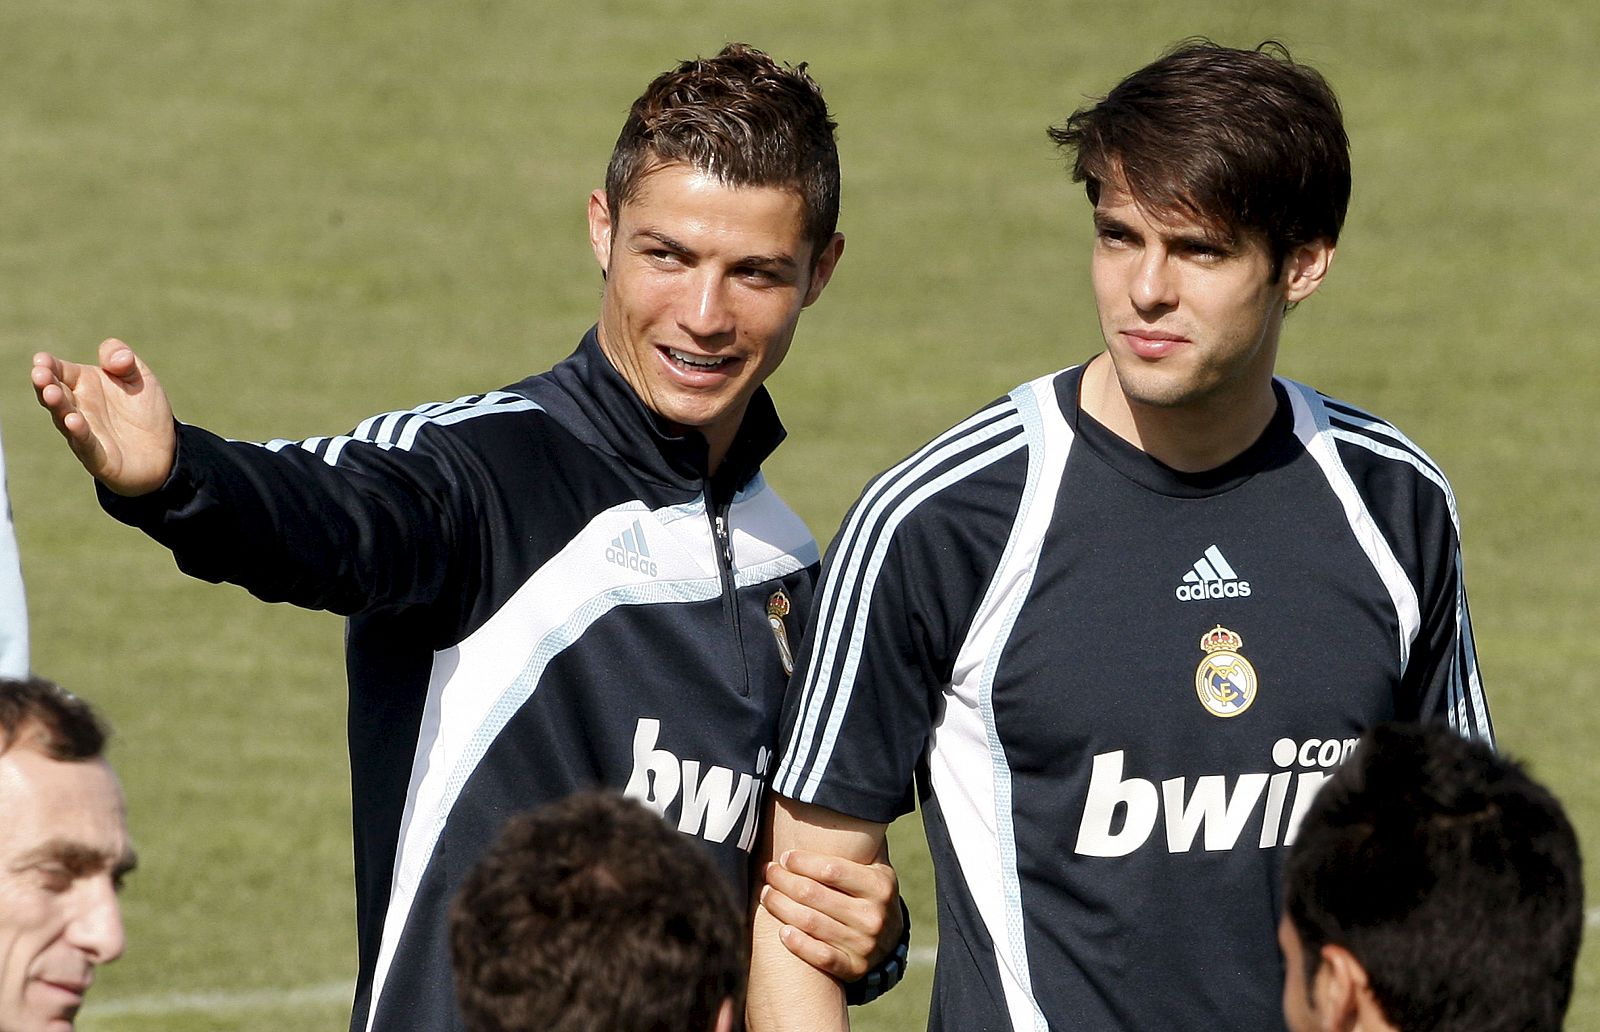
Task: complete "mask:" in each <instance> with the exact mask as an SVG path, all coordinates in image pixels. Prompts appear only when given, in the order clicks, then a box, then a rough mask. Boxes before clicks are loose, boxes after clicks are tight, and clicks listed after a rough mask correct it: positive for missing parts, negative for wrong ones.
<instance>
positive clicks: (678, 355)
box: [667, 348, 732, 369]
mask: <svg viewBox="0 0 1600 1032" xmlns="http://www.w3.org/2000/svg"><path fill="white" fill-rule="evenodd" d="M667 357H668V358H670V359H672V360H673V361H674V362H676V363H678V364H679V365H683V366H688V367H689V368H690V369H717V368H719V367H721V366H723V365H726V364H727V363H728V362H730V361H732V359H730V358H728V357H727V356H726V355H724V356H720V357H719V356H716V355H695V354H691V353H690V352H687V351H679V350H678V349H677V348H668V349H667Z"/></svg>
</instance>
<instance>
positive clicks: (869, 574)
mask: <svg viewBox="0 0 1600 1032" xmlns="http://www.w3.org/2000/svg"><path fill="white" fill-rule="evenodd" d="M1026 445H1027V440H1026V439H1025V438H1024V437H1023V436H1021V435H1020V434H1019V435H1018V436H1016V437H1013V438H1011V439H1010V440H1007V441H1003V442H1001V443H999V444H997V445H994V446H992V447H990V448H988V449H987V450H985V451H983V452H980V453H979V454H977V455H976V456H974V457H972V458H970V459H968V460H967V461H965V462H963V463H961V464H960V465H958V466H955V467H954V468H952V469H950V470H948V471H946V472H945V473H943V474H942V475H940V476H938V477H936V478H934V479H933V480H931V481H928V482H927V483H925V484H923V485H922V486H921V487H919V488H917V489H916V490H915V491H913V492H911V493H910V494H909V495H907V496H905V498H904V499H903V500H902V501H901V502H900V504H899V505H898V506H896V507H895V509H894V510H893V511H892V512H891V513H890V514H889V516H888V518H887V519H886V520H884V528H885V529H884V532H883V533H882V534H880V535H879V537H878V543H877V546H876V547H875V548H873V550H872V554H871V557H870V558H869V559H868V561H867V566H866V571H865V573H864V574H863V576H862V583H863V585H865V588H864V590H863V591H862V594H861V598H862V602H861V608H859V609H858V610H857V611H856V614H857V615H856V621H855V626H854V627H853V628H852V630H851V632H850V644H849V646H848V647H847V649H846V650H845V655H844V662H843V663H842V664H841V669H840V673H839V688H838V691H837V693H836V694H835V696H834V700H833V706H832V709H831V711H830V712H829V714H828V725H827V728H826V729H825V730H824V731H823V735H822V743H821V744H820V745H819V746H818V747H817V758H816V760H815V761H814V762H813V763H812V764H811V765H810V766H811V770H810V773H808V774H807V775H806V779H805V784H804V786H803V787H802V788H801V790H800V794H799V797H798V798H799V799H800V801H801V802H806V803H809V802H811V800H812V799H813V797H815V795H816V793H817V788H818V786H819V784H820V782H821V779H822V773H823V771H825V770H826V769H827V767H828V761H829V760H830V759H832V758H833V747H834V745H835V744H836V743H837V741H838V738H839V728H840V727H841V726H842V725H843V724H844V718H845V714H846V713H847V712H848V711H849V709H850V697H851V695H852V694H853V692H854V690H855V682H856V676H855V675H856V671H857V670H858V669H859V668H860V666H861V653H862V652H863V651H864V648H865V644H866V636H867V623H868V621H867V619H866V614H867V610H868V609H869V607H870V600H871V597H872V588H873V586H874V585H875V584H876V583H877V580H878V573H879V571H880V570H881V569H882V567H883V560H884V556H885V555H887V554H888V551H889V545H890V544H891V543H892V542H893V541H894V532H895V531H896V530H898V529H899V527H900V524H901V523H902V522H903V521H904V520H905V518H906V517H907V516H909V515H910V514H911V513H913V512H915V511H916V508H917V506H919V505H921V504H922V503H923V502H924V501H926V500H927V499H928V498H931V497H932V496H934V495H936V494H938V493H939V492H940V491H943V490H944V489H945V488H947V487H949V486H950V485H951V484H956V483H959V482H960V481H962V480H965V479H966V478H967V477H969V476H971V475H972V474H974V473H976V472H978V471H979V470H981V469H985V468H987V467H988V466H991V465H993V464H994V463H996V462H999V461H1000V460H1001V459H1003V458H1005V457H1006V456H1008V455H1010V454H1012V453H1013V452H1015V451H1017V450H1018V449H1020V448H1023V447H1026ZM785 794H789V793H787V792H786V793H785Z"/></svg>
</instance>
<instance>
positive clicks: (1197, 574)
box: [1175, 545, 1250, 602]
mask: <svg viewBox="0 0 1600 1032" xmlns="http://www.w3.org/2000/svg"><path fill="white" fill-rule="evenodd" d="M1175 594H1176V595H1177V596H1178V601H1180V602H1201V601H1204V600H1205V599H1208V598H1247V597H1249V595H1250V582H1249V581H1247V580H1240V579H1239V575H1238V574H1237V573H1234V572H1233V567H1232V566H1229V565H1228V560H1226V559H1224V558H1223V557H1222V550H1221V549H1219V548H1218V547H1217V546H1216V545H1212V546H1211V547H1210V548H1208V549H1206V554H1205V555H1203V556H1201V557H1200V561H1199V562H1197V563H1195V564H1194V569H1192V570H1190V571H1189V572H1188V573H1186V574H1184V575H1183V583H1182V584H1179V585H1178V590H1177V591H1176V592H1175Z"/></svg>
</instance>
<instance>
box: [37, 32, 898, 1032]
mask: <svg viewBox="0 0 1600 1032" xmlns="http://www.w3.org/2000/svg"><path fill="white" fill-rule="evenodd" d="M833 129H834V123H833V121H832V120H831V118H830V117H829V114H828V110H827V107H826V105H825V103H824V101H823V98H822V94H821V91H820V90H819V88H818V87H817V85H816V83H815V82H814V81H813V80H812V79H811V78H810V76H808V75H807V74H805V70H804V66H801V67H799V68H787V67H784V66H782V65H779V64H778V63H777V62H775V61H773V60H772V59H771V58H770V57H768V56H767V55H766V54H763V53H761V52H760V51H758V50H755V49H753V48H750V47H746V46H742V45H730V46H729V47H728V48H726V49H725V50H724V51H723V52H722V53H720V54H719V55H717V56H716V57H715V58H712V59H709V60H695V61H688V62H685V63H683V64H682V65H680V66H679V67H678V68H676V69H674V70H672V71H669V72H667V73H664V74H663V75H661V76H660V77H658V78H657V79H656V80H655V81H654V82H652V83H651V84H650V86H649V87H648V88H647V89H646V91H645V93H644V94H643V95H642V96H641V97H640V98H639V99H638V100H637V101H636V102H635V103H634V105H633V108H632V110H631V111H630V113H629V115H628V118H627V120H626V123H625V124H624V126H623V129H622V132H621V134H620V136H619V137H618V140H617V143H616V147H615V149H614V151H613V153H612V157H611V162H610V166H609V168H608V170H607V172H606V183H605V189H604V190H597V191H595V192H594V193H593V194H592V195H591V196H590V197H589V200H588V220H589V235H590V242H591V244H592V245H593V251H594V256H595V259H596V261H597V262H598V263H599V267H600V271H601V273H602V276H603V277H604V288H603V291H602V296H601V302H600V318H599V323H598V325H597V326H596V327H594V328H593V329H591V330H590V331H589V332H588V333H587V334H585V335H584V336H583V339H582V341H581V343H580V344H579V346H578V349H577V351H576V352H574V353H573V355H572V356H571V357H569V358H568V359H566V360H565V361H563V362H561V363H560V364H559V365H557V366H556V367H555V368H554V369H552V370H550V371H549V372H547V373H543V374H540V375H537V376H533V377H530V378H528V379H526V380H523V381H522V382H520V383H517V384H513V385H511V386H509V387H506V388H504V389H502V390H496V391H490V392H489V393H486V394H480V395H474V396H472V397H466V398H460V399H458V400H455V401H450V402H443V403H438V404H429V405H423V406H421V407H419V408H416V409H413V410H411V411H409V412H392V413H389V414H386V415H380V416H375V417H373V418H372V419H370V420H367V421H366V422H364V423H362V424H361V425H360V426H359V427H357V428H356V429H355V430H353V431H351V432H350V433H349V434H346V435H343V436H337V437H321V438H314V439H311V440H307V441H303V442H299V443H292V442H288V441H274V442H271V443H269V444H266V445H254V444H247V443H239V442H230V441H225V440H223V439H221V438H219V437H217V436H215V435H213V434H210V433H208V432H206V431H204V430H202V429H200V428H198V427H194V426H188V425H182V424H178V423H175V422H174V420H173V414H172V407H171V405H170V403H169V401H168V399H167V397H166V395H165V393H164V392H163V391H162V389H161V386H160V384H159V382H158V381H157V380H156V378H155V376H154V375H153V374H152V372H151V370H150V369H149V367H148V366H146V365H145V364H144V363H143V362H142V361H141V360H140V359H139V358H138V357H137V356H136V355H135V354H134V352H133V350H132V349H131V348H129V347H128V346H127V345H126V344H123V343H122V342H120V341H116V340H108V341H106V342H105V343H103V344H102V345H101V347H100V353H99V361H98V363H97V364H85V365H80V364H77V363H72V362H67V361H63V360H61V359H59V358H57V357H55V356H52V355H48V354H40V355H37V356H35V359H34V363H35V364H34V367H33V374H32V375H33V383H34V386H35V388H36V391H37V393H38V397H39V400H40V403H41V404H42V405H44V406H45V407H46V408H47V409H49V411H50V413H51V415H52V417H53V418H54V421H55V423H56V426H57V428H58V429H59V430H60V431H61V433H62V434H63V436H64V437H65V438H66V439H67V442H68V443H69V444H70V446H71V448H72V450H73V452H74V453H75V454H76V455H77V456H78V458H79V460H80V461H81V462H82V463H83V465H84V466H85V468H87V469H88V471H89V472H90V473H91V474H93V475H94V476H95V478H96V479H97V480H98V482H99V483H98V490H99V492H100V499H101V502H102V504H103V505H104V507H105V508H106V509H107V510H108V511H109V512H110V513H111V514H112V515H114V516H116V517H117V518H118V519H120V520H123V521H124V522H127V523H129V524H131V525H133V526H136V527H139V528H141V529H143V530H145V531H146V532H147V533H149V534H150V535H151V536H152V537H154V538H155V539H156V540H157V541H159V542H161V543H162V544H164V545H166V546H168V547H170V548H171V549H172V550H173V553H174V555H175V557H176V559H177V562H178V565H179V566H180V567H181V568H182V569H183V570H185V571H186V572H188V573H190V574H192V575H194V576H196V577H201V578H204V579H207V580H212V581H229V582H233V583H237V584H240V585H243V586H244V587H246V588H248V589H249V590H250V591H251V592H253V593H254V594H256V595H257V596H259V597H261V598H263V599H266V600H269V601H287V602H292V603H294V604H297V605H301V606H307V607H311V608H321V609H328V610H332V611H333V612H336V613H340V614H344V615H347V616H349V618H350V621H349V629H348V634H347V662H348V674H349V682H350V710H349V714H350V715H349V741H350V754H351V768H352V771H351V781H352V788H353V792H354V820H355V850H356V879H357V900H356V908H357V923H358V936H359V949H360V968H359V975H358V980H357V985H356V999H355V1006H354V1015H353V1017H352V1021H351V1027H352V1029H355V1030H360V1029H381V1030H385V1032H389V1030H404V1029H417V1030H427V1032H440V1030H445V1029H450V1028H455V1027H459V1019H458V1017H457V1015H456V1007H455V1001H454V998H453V995H454V994H453V992H452V989H451V979H450V960H449V950H448V945H447V929H446V922H445V912H446V908H447V906H448V904H449V900H450V898H451V897H452V896H453V895H454V893H455V891H456V889H457V888H458V887H459V885H460V883H461V879H462V878H463V877H464V876H465V875H466V872H467V871H468V870H469V869H470V868H471V866H472V864H473V863H474V862H476V860H477V859H478V857H479V855H480V854H481V853H482V852H483V850H484V849H485V848H486V847H487V846H488V845H489V843H490V842H491V841H493V839H494V837H495V835H496V833H497V832H498V831H499V829H500V826H501V824H502V823H503V822H504V820H505V819H506V818H507V817H508V816H510V815H511V814H513V813H516V812H519V811H522V810H526V809H530V808H532V807H534V806H537V805H539V804H541V803H546V802H550V801H552V800H556V799H560V798H562V797H564V796H566V795H569V794H571V793H572V792H574V791H578V790H581V789H585V788H591V787H595V786H608V787H611V788H615V789H618V790H620V791H624V792H625V793H626V794H628V795H630V796H632V797H634V798H637V799H640V800H642V801H643V802H645V803H646V804H648V805H649V806H651V807H652V808H654V809H655V810H656V811H657V812H659V813H661V814H662V815H663V816H664V817H665V818H666V819H667V820H669V821H670V822H671V823H672V824H673V825H674V826H675V827H677V829H678V830H679V831H681V832H683V833H685V834H686V835H690V836H694V837H695V838H697V839H698V840H700V841H701V842H702V844H703V846H704V847H705V848H706V849H707V850H708V851H709V853H710V855H711V856H712V857H713V859H714V861H715V863H716V865H717V867H718V868H719V869H720V870H721V871H722V872H723V875H724V876H725V877H727V878H728V879H729V881H730V883H731V884H734V885H738V886H741V891H743V890H742V886H743V885H744V882H745V879H746V878H747V876H748V870H749V866H750V864H749V860H750V849H751V847H752V844H753V843H754V841H755V838H756V832H757V821H758V818H759V816H760V803H761V797H762V794H763V791H764V785H765V781H766V775H767V774H768V773H769V769H770V763H771V756H772V752H773V750H774V748H775V746H776V744H777V736H778V721H779V717H780V713H781V709H782V700H783V696H784V689H785V684H786V681H787V674H788V664H789V662H790V661H789V658H788V657H789V637H790V635H794V636H795V637H796V638H798V635H799V632H800V628H801V622H800V621H801V620H803V618H804V615H805V613H806V612H807V610H808V608H809V605H810V602H811V593H812V586H813V582H814V579H815V576H816V571H817V565H818V559H819V556H818V554H817V548H816V544H815V542H814V541H813V540H812V538H811V535H810V533H809V532H808V531H807V530H806V528H805V526H804V525H803V524H802V523H801V521H800V520H799V519H798V518H797V517H796V516H795V515H794V514H793V513H792V512H790V510H789V509H788V507H787V506H785V505H784V503H783V502H782V501H781V500H780V499H779V498H778V496H777V494H776V493H775V492H774V491H773V490H772V489H771V488H770V487H769V486H768V485H767V483H766V481H765V480H764V479H763V477H762V475H761V469H760V464H761V462H762V460H764V459H765V458H766V456H767V455H768V454H769V453H770V452H771V451H772V450H773V448H775V447H776V446H777V445H778V443H779V441H780V440H781V439H782V438H783V434H784V431H783V427H782V426H781V425H780V423H779V421H778V417H777V413H776V411H775V410H774V408H773V404H772V400H771V398H770V397H769V395H768V394H767V392H766V390H765V389H764V387H763V386H762V383H763V381H764V380H766V378H767V377H768V376H769V375H771V374H772V372H773V371H774V370H775V369H777V367H778V365H779V363H780V362H782V361H783V358H784V356H785V354H787V352H788V350H789V344H790V340H791V338H792V337H793V335H794V331H795V327H796V325H797V323H798V322H799V319H800V314H801V312H802V311H803V310H804V309H805V308H806V307H807V306H808V305H810V304H812V303H813V302H814V301H816V300H817V298H818V297H819V296H820V295H821V294H822V291H823V289H824V288H825V287H826V286H827V284H828V280H829V278H830V277H831V276H832V275H833V271H834V268H835V266H836V265H837V264H838V262H839V257H840V254H841V253H842V252H843V250H844V238H843V237H842V236H841V235H840V234H839V233H838V232H836V229H835V224H836V221H837V217H838V205H839V167H838V155H837V151H836V149H835V145H834V136H833ZM871 859H874V858H869V860H871ZM811 870H812V871H815V872H816V873H817V874H818V875H822V874H824V873H826V872H830V871H832V872H837V877H833V878H831V879H830V882H829V885H826V886H822V885H819V886H818V887H817V892H816V893H815V894H814V896H813V901H814V902H816V903H817V906H818V909H819V910H820V911H823V913H815V912H813V914H812V917H813V918H814V924H813V925H812V928H813V929H814V930H815V932H816V935H815V936H814V937H813V936H803V937H797V938H796V939H795V941H794V945H795V947H796V948H797V949H798V950H800V951H801V952H803V953H805V955H806V956H807V959H808V960H812V961H814V962H816V963H819V964H822V965H824V966H825V967H827V969H828V970H829V971H830V972H832V973H833V974H836V975H844V976H850V975H859V974H861V973H862V972H863V970H864V969H865V966H866V963H865V962H866V960H867V954H869V953H871V952H872V951H873V950H874V937H875V935H876V934H877V933H878V932H879V931H880V930H881V931H882V933H883V934H882V935H881V938H883V939H884V940H885V941H886V942H887V943H889V944H890V945H893V943H894V941H895V937H896V936H897V935H898V921H897V918H898V916H899V915H898V913H886V908H887V907H888V906H889V905H890V902H891V901H892V900H894V899H895V898H896V896H895V892H894V888H893V874H892V871H889V869H888V868H887V866H886V865H883V864H868V865H854V864H845V865H839V864H821V865H813V866H812V868H811ZM800 873H802V874H805V873H807V872H806V871H801V872H800ZM877 952H878V953H879V954H880V955H882V954H887V953H888V949H887V948H885V947H878V948H877Z"/></svg>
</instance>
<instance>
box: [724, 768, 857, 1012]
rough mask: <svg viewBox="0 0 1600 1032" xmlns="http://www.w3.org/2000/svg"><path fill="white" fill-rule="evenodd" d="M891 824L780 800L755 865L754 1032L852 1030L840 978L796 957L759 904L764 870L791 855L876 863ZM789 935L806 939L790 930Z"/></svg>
mask: <svg viewBox="0 0 1600 1032" xmlns="http://www.w3.org/2000/svg"><path fill="white" fill-rule="evenodd" d="M883 838H884V827H883V825H881V824H873V823H871V822H867V821H861V820H857V819H854V818H850V817H846V816H844V815H842V814H838V813H835V812H833V811H831V810H826V809H823V808H822V807H818V806H810V805H807V804H804V803H797V802H794V801H793V800H789V799H783V798H778V799H776V800H775V802H773V803H771V804H769V806H768V809H767V820H766V823H765V829H764V833H763V835H762V839H761V843H760V846H759V847H758V849H757V851H756V859H757V863H756V865H755V871H756V872H757V874H756V879H755V880H756V883H757V892H756V893H755V895H754V897H753V905H752V908H751V910H752V915H753V916H752V923H751V928H752V935H751V957H750V989H749V996H748V999H747V1005H746V1017H747V1020H748V1023H749V1028H750V1032H816V1030H823V1032H840V1030H845V1029H848V1028H849V1027H850V1019H849V1017H848V1012H847V1008H846V1006H845V999H844V989H843V987H842V986H841V984H840V983H839V982H838V981H837V980H836V979H834V978H833V977H831V976H829V975H826V974H824V973H822V972H821V971H818V970H817V969H816V968H814V967H812V966H811V965H810V964H808V963H807V962H806V961H805V960H803V959H801V958H800V957H798V956H796V955H795V954H794V953H793V952H792V951H791V950H790V949H789V948H788V947H787V946H785V945H784V941H783V939H782V938H781V935H782V934H783V931H784V925H783V924H782V922H781V921H779V919H778V918H777V917H776V916H774V915H773V914H772V913H770V912H769V911H768V910H767V908H766V907H764V906H761V905H760V903H759V902H758V900H759V891H760V884H761V882H762V881H763V879H762V877H761V873H760V872H761V871H762V870H764V868H765V867H766V864H767V863H769V862H772V861H774V860H777V859H779V858H781V857H783V856H784V854H785V853H787V852H788V851H790V850H810V851H812V852H815V853H821V854H826V855H828V856H833V857H839V858H841V859H844V860H848V861H851V862H853V863H857V864H870V863H872V862H873V861H875V860H876V859H877V858H878V856H879V853H880V852H881V850H882V848H883ZM789 934H791V935H793V934H799V930H798V929H794V928H791V929H789Z"/></svg>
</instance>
